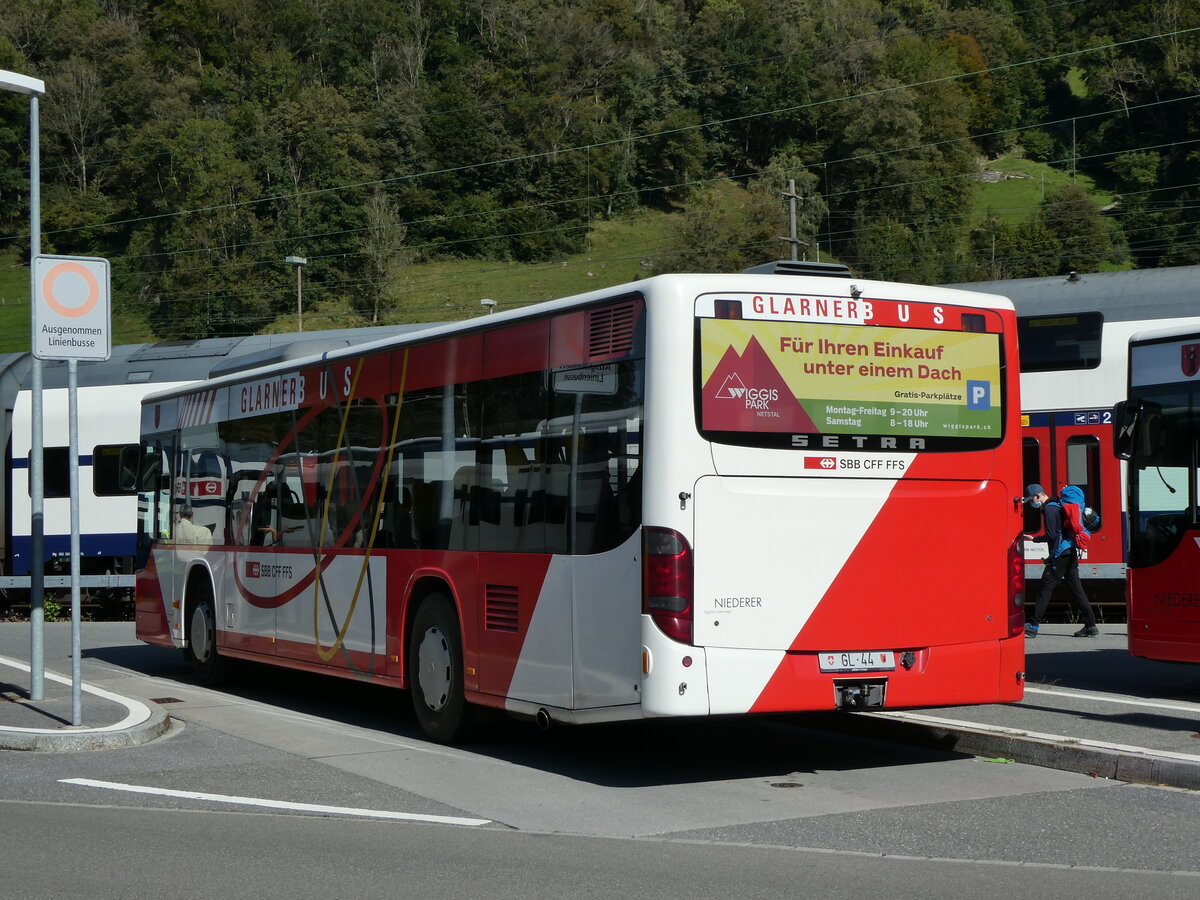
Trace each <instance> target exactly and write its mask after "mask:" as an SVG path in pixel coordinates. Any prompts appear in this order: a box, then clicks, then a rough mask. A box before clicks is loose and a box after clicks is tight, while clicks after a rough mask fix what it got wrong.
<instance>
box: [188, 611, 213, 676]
mask: <svg viewBox="0 0 1200 900" xmlns="http://www.w3.org/2000/svg"><path fill="white" fill-rule="evenodd" d="M212 645H213V620H212V615H211V613H210V612H209V608H208V606H207V604H204V603H201V604H200V605H199V606H197V607H196V609H195V610H194V611H193V612H192V656H194V657H195V658H196V660H197V661H198V662H207V661H208V658H209V657H210V656H212Z"/></svg>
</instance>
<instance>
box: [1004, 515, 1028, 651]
mask: <svg viewBox="0 0 1200 900" xmlns="http://www.w3.org/2000/svg"><path fill="white" fill-rule="evenodd" d="M1024 631H1025V542H1024V541H1023V540H1021V538H1020V536H1018V537H1017V539H1016V540H1015V541H1013V542H1012V544H1011V545H1010V546H1009V548H1008V635H1009V637H1016V636H1017V635H1019V634H1022V633H1024Z"/></svg>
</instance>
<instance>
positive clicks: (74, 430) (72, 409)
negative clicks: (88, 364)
mask: <svg viewBox="0 0 1200 900" xmlns="http://www.w3.org/2000/svg"><path fill="white" fill-rule="evenodd" d="M78 399H79V362H78V360H74V359H69V360H67V419H68V422H69V426H68V427H69V430H70V435H69V437H68V441H67V446H68V451H67V452H68V453H69V454H70V457H71V724H72V725H82V724H83V703H82V697H83V694H82V690H81V688H82V673H81V666H80V639H79V618H80V600H79V405H78Z"/></svg>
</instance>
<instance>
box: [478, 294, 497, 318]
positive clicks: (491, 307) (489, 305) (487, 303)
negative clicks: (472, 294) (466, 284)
mask: <svg viewBox="0 0 1200 900" xmlns="http://www.w3.org/2000/svg"><path fill="white" fill-rule="evenodd" d="M479 305H480V306H482V307H484V308H485V309H487V311H488V315H489V316H490V315H491V314H492V313H494V312H495V311H496V301H495V300H488V299H486V298H485V299H483V300H480V301H479Z"/></svg>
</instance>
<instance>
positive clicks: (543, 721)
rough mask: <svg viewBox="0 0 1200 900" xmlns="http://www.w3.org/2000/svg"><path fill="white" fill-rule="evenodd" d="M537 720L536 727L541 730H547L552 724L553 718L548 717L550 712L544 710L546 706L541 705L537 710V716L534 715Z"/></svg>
mask: <svg viewBox="0 0 1200 900" xmlns="http://www.w3.org/2000/svg"><path fill="white" fill-rule="evenodd" d="M534 718H535V720H536V721H537V727H538V728H539V729H540V730H542V731H549V730H550V726H551V725H553V724H554V720H553V719H552V718H550V713H548V712H547V711H546V707H544V706H543V707H542V708H541V709H539V710H538V711H537V716H535V717H534Z"/></svg>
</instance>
